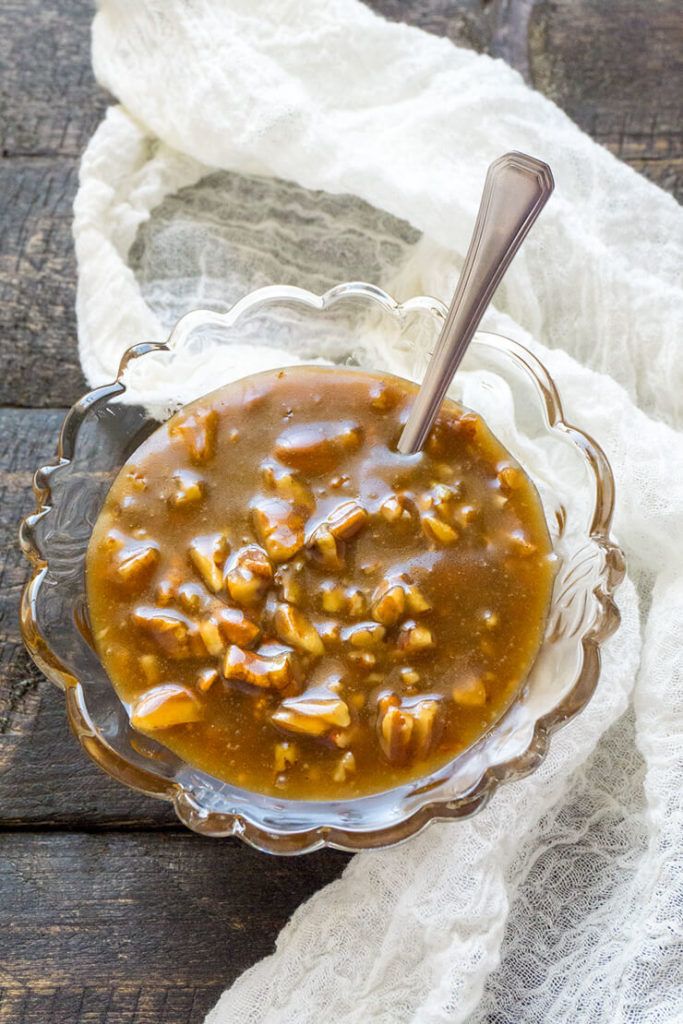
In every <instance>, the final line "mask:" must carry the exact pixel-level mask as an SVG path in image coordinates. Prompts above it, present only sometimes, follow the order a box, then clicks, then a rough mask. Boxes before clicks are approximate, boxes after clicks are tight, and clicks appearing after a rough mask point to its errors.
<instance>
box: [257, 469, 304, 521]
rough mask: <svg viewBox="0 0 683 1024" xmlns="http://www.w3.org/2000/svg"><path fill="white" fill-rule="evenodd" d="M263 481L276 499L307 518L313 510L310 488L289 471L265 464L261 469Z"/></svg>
mask: <svg viewBox="0 0 683 1024" xmlns="http://www.w3.org/2000/svg"><path fill="white" fill-rule="evenodd" d="M263 479H264V481H265V483H266V485H267V486H268V487H270V488H271V490H273V491H275V493H276V494H277V495H278V497H280V498H282V499H283V500H284V501H288V502H289V503H290V504H291V505H293V506H294V508H296V509H297V510H299V511H301V512H303V513H304V514H305V515H307V516H309V515H310V514H311V512H312V511H313V509H314V508H315V498H314V497H313V492H312V491H311V488H310V487H309V486H308V484H307V483H305V481H303V480H300V479H299V477H298V476H296V474H295V473H292V472H291V471H290V470H287V469H283V468H282V466H277V465H273V464H272V463H266V465H265V466H264V467H263Z"/></svg>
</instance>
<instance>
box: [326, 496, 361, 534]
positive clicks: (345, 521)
mask: <svg viewBox="0 0 683 1024" xmlns="http://www.w3.org/2000/svg"><path fill="white" fill-rule="evenodd" d="M369 518H370V517H369V516H368V513H367V511H366V510H365V509H364V508H363V506H362V505H361V504H360V503H359V502H357V501H344V502H342V504H341V505H337V507H336V508H335V509H334V511H333V512H331V513H330V514H329V515H328V517H327V519H326V521H325V525H326V526H327V528H328V530H329V531H330V533H331V534H332V536H333V537H334V538H335V539H336V540H350V539H351V537H355V536H356V534H357V533H358V532H359V531H360V530H362V529H363V527H364V526H365V524H366V523H367V521H368V519H369Z"/></svg>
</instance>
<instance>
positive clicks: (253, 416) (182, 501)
mask: <svg viewBox="0 0 683 1024" xmlns="http://www.w3.org/2000/svg"><path fill="white" fill-rule="evenodd" d="M415 392H416V387H415V385H413V384H410V383H408V382H407V381H403V380H400V379H398V378H395V377H389V376H386V375H381V374H372V373H367V372H364V371H357V370H352V369H339V368H334V369H332V368H322V367H311V366H307V367H295V368H291V369H285V370H276V371H269V372H267V373H264V374H260V375H257V376H254V377H251V378H247V379H245V380H242V381H238V382H236V383H233V384H229V385H227V386H225V387H223V388H220V389H219V390H218V391H215V392H213V393H212V394H210V395H207V396H205V397H203V398H201V399H199V400H198V401H196V402H193V403H192V404H191V405H188V406H186V407H184V408H183V409H182V410H181V411H180V412H178V413H177V414H176V415H175V416H174V417H173V418H171V419H170V420H169V421H168V422H167V423H165V424H164V425H163V426H160V427H159V428H158V429H157V430H156V431H155V432H154V433H153V434H152V435H151V436H150V437H149V438H147V440H146V441H145V442H144V443H143V444H142V445H141V446H140V447H139V448H138V449H137V450H136V451H135V453H134V454H133V456H132V457H131V458H130V459H129V461H128V462H127V463H126V464H125V465H124V466H123V467H122V469H121V471H120V472H119V474H118V476H117V478H116V480H115V481H114V484H113V486H112V488H111V490H110V492H109V494H108V496H107V498H106V500H105V503H104V506H103V508H102V511H101V513H100V515H99V518H98V520H97V523H96V525H95V528H94V530H93V534H92V538H91V541H90V545H89V549H88V556H87V566H86V577H87V593H88V603H89V612H90V619H91V625H92V630H93V635H94V637H95V643H96V647H97V651H98V653H99V655H100V657H101V659H102V662H103V664H104V666H105V668H106V670H107V672H108V674H109V676H110V678H111V680H112V683H113V685H114V687H115V688H116V691H117V693H118V694H119V696H120V697H121V699H122V700H123V701H124V702H125V703H126V705H127V706H128V708H129V713H130V718H131V722H132V724H133V725H134V727H135V728H136V729H138V730H140V731H141V732H143V733H147V734H149V735H153V736H154V737H155V738H156V739H158V740H159V741H160V742H161V743H163V744H165V745H166V746H167V747H169V748H170V749H171V750H173V751H175V752H176V753H177V754H178V755H180V756H181V757H182V758H184V759H185V760H186V761H187V762H188V763H190V764H192V765H195V766H197V767H199V768H201V769H204V770H205V771H207V772H209V773H210V774H211V775H214V776H216V777H217V778H219V779H223V780H226V781H229V782H232V783H235V784H237V785H239V786H242V787H244V788H246V789H251V790H255V791H259V792H262V793H277V794H279V795H281V796H288V797H293V798H304V799H329V798H339V799H347V798H349V797H353V796H359V795H364V794H369V793H373V792H377V791H379V790H384V789H388V788H391V787H393V786H396V785H398V784H400V783H403V782H406V781H407V780H410V779H413V778H416V777H422V776H425V775H427V774H429V773H430V772H431V771H433V770H434V769H436V768H438V767H439V766H441V765H443V764H444V763H446V762H447V761H449V760H451V759H452V758H453V757H454V756H455V755H457V754H458V753H459V752H461V751H462V750H464V749H465V748H466V747H468V746H470V745H471V744H472V743H473V742H474V741H475V740H476V739H477V738H478V737H480V736H481V735H482V733H484V732H485V731H486V730H487V729H488V727H489V726H490V725H491V724H492V723H493V722H494V721H495V720H496V719H498V718H499V717H500V715H501V714H502V713H503V712H504V710H505V709H506V708H507V707H508V706H509V704H510V703H511V701H512V700H513V698H514V696H515V694H516V693H517V692H518V690H519V688H520V686H521V685H522V683H523V681H524V679H525V677H526V676H527V674H528V672H529V669H530V667H531V665H532V664H533V661H534V658H535V656H536V654H537V652H538V649H539V646H540V644H541V641H542V637H543V631H544V626H545V621H546V616H547V612H548V608H549V604H550V599H551V590H552V584H553V576H554V556H553V553H552V545H551V542H550V538H549V535H548V530H547V527H546V522H545V518H544V515H543V509H542V506H541V502H540V499H539V496H538V494H537V492H536V490H535V488H534V486H533V484H532V483H531V481H530V480H529V478H528V476H527V475H526V474H525V473H524V471H523V470H522V469H521V467H520V466H519V465H518V464H517V463H516V462H515V461H514V459H513V458H512V457H511V456H510V454H509V453H508V452H507V451H506V450H505V449H504V448H503V446H502V445H501V444H500V443H499V442H498V440H497V439H496V438H495V437H494V436H493V434H492V433H491V432H490V431H489V429H488V427H487V426H486V425H485V423H484V422H483V420H482V419H481V418H480V417H479V416H478V415H477V414H476V413H473V412H470V411H468V410H465V409H463V408H462V407H459V406H457V405H455V404H454V403H452V402H445V403H444V405H443V407H442V409H441V411H440V414H439V417H438V419H437V422H436V424H435V426H434V428H433V430H432V432H431V434H430V437H429V439H428V442H427V444H426V447H425V450H424V451H423V452H421V453H419V454H417V455H413V456H404V455H400V454H398V452H397V451H396V442H397V440H398V437H399V435H400V432H401V428H402V425H403V424H404V423H405V420H406V417H407V414H408V411H409V408H410V405H411V402H412V399H413V398H414V395H415Z"/></svg>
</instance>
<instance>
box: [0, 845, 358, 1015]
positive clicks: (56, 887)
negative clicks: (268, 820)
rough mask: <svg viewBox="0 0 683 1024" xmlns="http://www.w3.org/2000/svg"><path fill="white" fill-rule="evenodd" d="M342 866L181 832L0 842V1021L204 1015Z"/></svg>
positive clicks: (328, 859) (326, 858)
mask: <svg viewBox="0 0 683 1024" xmlns="http://www.w3.org/2000/svg"><path fill="white" fill-rule="evenodd" d="M347 860H348V857H347V856H346V855H344V854H340V853H336V852H334V851H329V850H328V851H323V852H320V853H315V854H311V855H309V856H307V857H305V858H304V859H300V858H272V857H268V856H266V855H265V854H260V853H257V852H255V851H253V850H250V849H249V848H248V847H245V846H243V845H242V844H241V843H238V842H237V841H236V840H207V839H201V838H200V837H198V836H193V835H190V834H189V833H185V832H178V833H175V832H170V833H148V834H145V833H142V834H135V833H131V834H113V835H110V834H106V835H102V834H95V835H87V834H61V833H49V834H45V833H42V834H41V833H24V832H17V833H5V834H2V835H0V891H1V892H2V893H3V921H4V927H3V929H2V932H1V933H0V965H1V967H0V988H3V987H4V989H5V995H4V997H3V1002H0V1022H2V1021H3V1020H8V1021H10V1020H11V1021H16V1020H20V1019H21V1020H24V1021H25V1024H57V1022H58V1021H59V1022H61V1021H67V1020H68V1021H69V1024H71V1022H75V1021H86V1020H87V1021H91V1020H92V1022H97V1024H143V1022H147V1021H150V1022H151V1021H152V1020H154V1021H155V1024H156V1022H159V1021H165V1022H168V1024H171V1022H173V1024H188V1022H190V1021H196V1020H200V1019H201V1016H202V1014H203V1012H205V1011H206V1009H207V1007H208V1006H209V1005H210V1004H211V1003H212V1002H213V1001H214V1000H215V998H216V997H217V995H218V993H219V992H220V990H221V989H222V988H224V987H225V986H226V985H228V984H230V982H231V981H232V980H233V979H234V978H236V977H237V976H238V975H239V974H240V973H241V972H242V971H243V970H245V969H246V968H247V967H249V966H250V965H251V964H252V963H254V962H255V961H257V960H259V959H261V957H263V956H266V955H267V954H268V953H270V952H271V951H272V949H273V944H274V940H275V937H276V936H277V934H278V932H279V931H280V929H281V928H282V926H283V925H284V924H285V922H286V921H287V919H288V918H289V917H290V915H291V914H292V913H293V911H294V910H295V909H296V908H297V907H298V906H299V904H300V903H301V902H302V901H303V900H305V899H306V898H308V897H309V896H310V895H311V894H312V893H314V892H315V891H316V890H317V889H319V888H320V887H321V886H322V885H325V884H326V883H327V882H329V881H332V880H333V879H334V878H336V877H338V875H339V874H340V872H341V871H342V870H343V868H344V866H345V864H346V863H347ZM138 989H139V990H140V992H141V998H140V1000H139V1001H137V991H138ZM195 991H196V993H197V994H196V995H195ZM142 995H144V998H142ZM81 998H83V1006H80V999H81ZM22 1000H23V1001H24V1005H25V1011H24V1012H25V1017H23V1018H22V1017H20V1016H18V1015H17V1014H15V1013H14V1011H15V1009H16V1008H17V1006H18V1007H21V1005H22ZM136 1002H137V1010H136V1008H135V1007H136ZM193 1002H194V1007H193ZM86 1005H87V1006H88V1007H89V1008H90V1010H91V1012H92V1017H91V1016H87V1015H86V1014H85V1006H86ZM3 1006H4V1009H2V1007H3ZM79 1006H80V1009H79ZM7 1007H12V1013H10V1011H9V1010H8V1009H7ZM3 1013H5V1014H6V1016H4V1017H3ZM69 1014H71V1015H70V1016H69ZM154 1014H156V1016H154Z"/></svg>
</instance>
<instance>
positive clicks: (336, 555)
mask: <svg viewBox="0 0 683 1024" xmlns="http://www.w3.org/2000/svg"><path fill="white" fill-rule="evenodd" d="M306 543H307V545H308V547H309V548H312V549H313V551H314V552H315V555H316V557H317V559H318V561H319V562H320V563H321V565H323V566H324V567H325V568H326V569H331V570H336V571H339V570H340V569H343V568H344V560H343V558H342V556H341V548H340V542H339V541H338V540H337V539H336V537H334V536H333V535H332V534H331V533H330V531H329V529H328V527H327V526H326V525H325V524H324V523H323V524H322V525H321V526H318V527H317V528H316V529H315V530H314V531H313V533H312V534H311V536H310V537H309V539H308V541H307V542H306Z"/></svg>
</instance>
